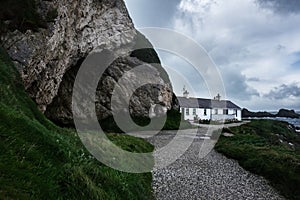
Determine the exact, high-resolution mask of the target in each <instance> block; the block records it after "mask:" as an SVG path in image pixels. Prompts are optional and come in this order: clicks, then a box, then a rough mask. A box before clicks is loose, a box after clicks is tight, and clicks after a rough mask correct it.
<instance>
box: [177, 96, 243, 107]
mask: <svg viewBox="0 0 300 200" xmlns="http://www.w3.org/2000/svg"><path fill="white" fill-rule="evenodd" d="M177 99H178V102H179V105H180V107H183V108H224V109H225V108H231V109H241V108H240V107H239V106H237V105H236V104H234V103H232V102H231V101H229V100H220V101H219V100H213V99H202V98H186V97H177Z"/></svg>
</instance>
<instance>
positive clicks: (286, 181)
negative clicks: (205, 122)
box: [215, 120, 300, 199]
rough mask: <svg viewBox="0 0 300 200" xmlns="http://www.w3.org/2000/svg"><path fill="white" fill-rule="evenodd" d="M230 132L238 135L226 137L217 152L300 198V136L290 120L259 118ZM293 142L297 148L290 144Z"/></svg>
mask: <svg viewBox="0 0 300 200" xmlns="http://www.w3.org/2000/svg"><path fill="white" fill-rule="evenodd" d="M226 131H230V132H232V133H233V134H234V136H233V137H231V138H226V137H223V136H222V137H221V138H220V140H219V141H218V143H217V145H216V146H215V148H216V150H217V151H219V152H221V153H223V154H225V155H226V156H228V157H230V158H234V159H236V160H238V161H239V164H240V165H241V166H242V167H244V168H245V169H247V170H249V171H251V172H253V173H256V174H258V175H262V176H264V177H265V178H266V179H268V180H269V181H270V182H271V184H272V185H273V186H274V187H275V188H276V189H278V190H279V191H280V192H281V193H282V194H283V195H284V196H286V197H287V198H289V199H300V190H299V185H300V137H299V136H297V135H296V133H295V132H294V131H293V130H292V129H291V128H290V127H289V125H288V123H285V122H279V121H272V120H257V121H252V122H251V123H249V124H245V125H242V126H240V127H234V128H230V129H229V130H226ZM277 134H278V135H280V136H279V137H280V138H281V139H282V140H283V141H285V142H284V143H281V142H280V141H279V138H278V135H277ZM289 142H292V143H293V144H294V145H295V146H294V148H291V147H289V145H288V143H289Z"/></svg>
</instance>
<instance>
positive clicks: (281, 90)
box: [265, 83, 300, 100]
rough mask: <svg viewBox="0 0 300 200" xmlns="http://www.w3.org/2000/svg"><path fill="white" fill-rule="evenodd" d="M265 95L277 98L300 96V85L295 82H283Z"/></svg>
mask: <svg viewBox="0 0 300 200" xmlns="http://www.w3.org/2000/svg"><path fill="white" fill-rule="evenodd" d="M265 96H266V97H267V98H270V99H277V100H281V99H287V98H290V97H300V87H299V86H298V85H297V84H295V83H294V84H290V85H286V84H283V85H281V86H279V87H275V88H274V89H273V90H271V91H270V92H269V94H267V95H265Z"/></svg>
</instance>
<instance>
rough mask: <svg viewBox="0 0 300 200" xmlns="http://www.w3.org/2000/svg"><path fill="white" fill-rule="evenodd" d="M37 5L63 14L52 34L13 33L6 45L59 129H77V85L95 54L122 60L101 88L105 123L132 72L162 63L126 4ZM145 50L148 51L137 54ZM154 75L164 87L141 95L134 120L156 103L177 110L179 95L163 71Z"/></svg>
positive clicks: (95, 0) (96, 0)
mask: <svg viewBox="0 0 300 200" xmlns="http://www.w3.org/2000/svg"><path fill="white" fill-rule="evenodd" d="M37 2H38V4H37V5H38V12H39V13H40V14H41V15H42V16H45V15H46V14H47V13H48V12H49V11H50V10H53V9H56V10H57V17H56V19H55V20H53V21H51V22H48V28H40V29H39V30H38V31H31V30H27V31H26V32H25V33H23V32H20V31H18V30H15V31H13V32H7V33H5V34H3V35H2V36H1V41H2V43H3V47H4V48H5V49H6V51H7V52H8V54H9V55H10V57H11V58H12V60H13V61H14V63H15V64H16V66H17V68H18V70H19V72H20V74H21V77H22V80H23V83H24V86H25V89H26V91H27V92H28V94H29V95H30V97H31V98H32V99H33V100H34V101H35V102H36V104H37V106H38V108H39V109H40V110H41V111H42V112H44V113H45V114H46V116H47V117H49V118H50V119H51V120H52V121H54V122H56V123H58V124H61V125H72V124H73V119H72V110H71V101H72V100H71V96H72V95H71V94H72V88H73V83H74V79H75V77H76V73H77V71H78V69H79V67H80V65H81V63H82V62H83V60H84V59H85V58H86V57H87V56H88V55H89V54H90V53H92V52H96V51H101V50H103V49H107V50H110V51H113V52H116V53H117V54H118V55H120V57H119V58H118V59H117V60H116V61H115V62H114V63H113V64H112V65H111V66H110V67H109V68H108V69H107V70H106V72H105V76H104V77H102V78H101V80H100V82H99V87H98V89H97V100H96V108H97V115H98V118H99V119H104V118H106V117H108V116H110V115H111V108H110V96H111V92H112V89H113V88H114V86H115V85H116V83H117V81H118V79H119V78H120V77H121V76H122V75H123V74H124V73H125V72H126V71H128V70H130V69H133V68H134V67H136V66H138V65H142V64H146V63H152V62H153V63H157V64H159V63H160V61H159V58H158V56H157V54H156V52H155V50H153V47H152V45H151V43H150V42H149V41H148V40H147V39H146V38H145V37H144V36H143V35H142V34H141V33H139V32H138V31H137V30H136V29H135V27H134V24H133V22H132V20H131V18H130V16H129V14H128V11H127V9H126V6H125V3H124V1H123V0H82V1H71V2H70V1H67V0H60V1H58V0H54V1H46V0H39V1H37ZM141 47H146V49H143V50H135V51H132V49H134V48H141ZM124 52H125V53H124ZM152 69H153V73H152V74H149V77H151V78H154V79H155V80H156V81H157V82H158V83H160V84H159V86H145V87H143V88H140V89H139V90H138V91H136V92H135V94H134V96H133V97H132V99H131V105H130V112H131V114H132V115H135V116H147V115H149V109H150V108H151V105H152V104H154V103H155V104H159V105H162V106H163V107H164V108H165V109H171V107H172V106H171V104H172V95H173V93H172V87H171V84H170V81H169V78H168V75H167V73H166V72H165V71H164V70H163V68H162V67H161V66H160V67H157V65H155V66H153V67H152ZM154 76H155V77H154ZM99 78H100V77H99ZM145 91H146V93H145Z"/></svg>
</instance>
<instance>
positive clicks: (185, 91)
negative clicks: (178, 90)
mask: <svg viewBox="0 0 300 200" xmlns="http://www.w3.org/2000/svg"><path fill="white" fill-rule="evenodd" d="M182 91H183V97H185V98H189V94H190V93H189V92H188V91H187V89H186V88H185V86H183V89H182Z"/></svg>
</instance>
